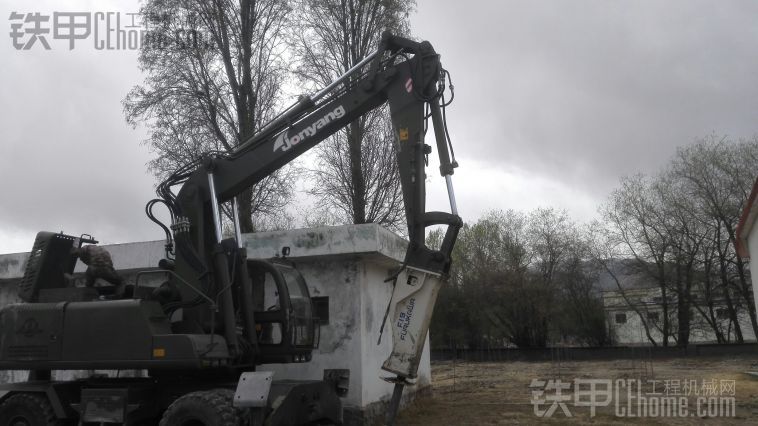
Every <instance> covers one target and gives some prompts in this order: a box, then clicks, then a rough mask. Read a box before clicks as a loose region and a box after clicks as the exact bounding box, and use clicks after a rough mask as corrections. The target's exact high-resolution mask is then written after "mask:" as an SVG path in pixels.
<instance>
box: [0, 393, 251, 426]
mask: <svg viewBox="0 0 758 426" xmlns="http://www.w3.org/2000/svg"><path fill="white" fill-rule="evenodd" d="M233 397H234V392H233V391H231V390H229V389H214V390H209V391H199V392H192V393H188V394H186V395H184V396H181V397H179V398H177V399H176V401H174V402H173V403H172V404H171V405H170V406H169V407H168V408H167V409H166V412H165V413H163V417H162V418H161V422H160V426H242V424H243V423H242V416H241V414H240V412H239V411H238V410H237V409H236V408H234V407H233V406H232V398H233ZM0 426H3V425H0Z"/></svg>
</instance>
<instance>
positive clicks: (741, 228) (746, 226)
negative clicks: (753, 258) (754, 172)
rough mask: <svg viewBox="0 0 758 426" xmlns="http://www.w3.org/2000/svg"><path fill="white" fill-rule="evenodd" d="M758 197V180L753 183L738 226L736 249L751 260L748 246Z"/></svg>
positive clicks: (742, 256)
mask: <svg viewBox="0 0 758 426" xmlns="http://www.w3.org/2000/svg"><path fill="white" fill-rule="evenodd" d="M757 197H758V178H756V180H755V182H754V183H753V190H752V191H750V197H749V198H748V199H747V203H745V206H744V207H743V208H742V214H741V215H740V222H739V223H738V224H737V235H736V237H737V238H736V242H735V248H736V249H737V255H738V256H739V257H741V258H743V259H749V258H750V251H749V250H748V246H747V237H748V235H749V234H750V230H751V229H752V228H753V221H754V220H755V214H753V211H754V208H753V204H755V199H756V198H757Z"/></svg>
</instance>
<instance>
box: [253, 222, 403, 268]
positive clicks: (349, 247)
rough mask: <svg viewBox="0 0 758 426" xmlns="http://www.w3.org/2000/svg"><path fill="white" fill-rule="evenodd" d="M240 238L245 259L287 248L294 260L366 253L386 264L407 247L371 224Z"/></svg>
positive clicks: (391, 234) (269, 233)
mask: <svg viewBox="0 0 758 426" xmlns="http://www.w3.org/2000/svg"><path fill="white" fill-rule="evenodd" d="M244 238H245V247H247V254H248V256H249V257H257V258H264V259H265V258H269V257H274V256H276V255H277V254H278V253H280V251H281V248H282V247H285V246H287V247H290V249H291V250H292V252H291V254H290V257H292V258H296V259H297V258H299V259H303V258H309V257H322V256H353V255H359V254H368V255H380V257H382V258H384V259H381V260H383V261H384V262H386V263H388V264H391V263H395V262H401V261H402V260H403V258H404V257H405V250H406V246H407V244H408V242H407V241H405V240H404V239H402V238H400V237H399V236H397V235H395V234H394V233H392V232H390V231H388V230H386V229H384V228H382V227H381V226H379V225H376V224H374V223H367V224H363V225H345V226H327V227H321V228H307V229H293V230H288V231H274V232H258V233H255V234H246V235H245V236H244Z"/></svg>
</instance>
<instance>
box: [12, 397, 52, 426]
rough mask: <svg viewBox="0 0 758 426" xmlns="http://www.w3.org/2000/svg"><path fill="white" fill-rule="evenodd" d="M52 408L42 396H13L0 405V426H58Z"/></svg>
mask: <svg viewBox="0 0 758 426" xmlns="http://www.w3.org/2000/svg"><path fill="white" fill-rule="evenodd" d="M60 424H62V423H61V422H60V421H59V420H58V418H57V417H56V416H55V412H54V411H53V406H52V405H50V401H48V400H47V396H45V395H44V394H36V393H17V394H13V395H11V396H9V397H8V399H6V400H5V401H4V402H3V404H2V405H0V426H58V425H60Z"/></svg>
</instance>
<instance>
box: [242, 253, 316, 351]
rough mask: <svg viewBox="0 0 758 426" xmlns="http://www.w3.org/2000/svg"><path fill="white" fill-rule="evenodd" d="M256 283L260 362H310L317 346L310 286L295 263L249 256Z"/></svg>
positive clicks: (254, 282) (254, 291) (254, 288)
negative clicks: (312, 352)
mask: <svg viewBox="0 0 758 426" xmlns="http://www.w3.org/2000/svg"><path fill="white" fill-rule="evenodd" d="M247 268H248V273H249V276H250V279H251V280H252V284H253V285H252V287H253V306H254V312H255V314H254V315H255V326H256V334H257V337H258V345H259V348H260V358H259V359H260V362H263V363H290V362H308V361H310V360H311V351H312V350H313V348H314V347H317V346H318V340H319V334H318V319H317V318H314V316H313V306H312V304H311V298H310V294H309V292H308V286H307V285H306V283H305V280H304V279H303V276H302V275H301V274H300V271H298V270H297V269H296V268H295V267H294V265H292V264H290V263H288V262H286V261H283V260H273V261H266V260H258V259H248V260H247Z"/></svg>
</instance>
